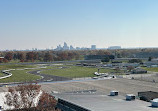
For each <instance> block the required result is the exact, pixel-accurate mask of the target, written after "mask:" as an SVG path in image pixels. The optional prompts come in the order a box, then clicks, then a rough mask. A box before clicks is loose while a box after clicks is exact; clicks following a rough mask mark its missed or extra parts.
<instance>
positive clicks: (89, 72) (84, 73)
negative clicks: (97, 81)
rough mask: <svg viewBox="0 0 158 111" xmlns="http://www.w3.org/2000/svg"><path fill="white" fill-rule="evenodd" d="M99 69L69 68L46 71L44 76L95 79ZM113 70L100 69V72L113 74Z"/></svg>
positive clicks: (43, 72)
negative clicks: (95, 73)
mask: <svg viewBox="0 0 158 111" xmlns="http://www.w3.org/2000/svg"><path fill="white" fill-rule="evenodd" d="M97 71H98V68H92V67H80V66H67V68H62V69H52V70H44V71H42V72H41V73H42V74H48V75H55V76H61V77H69V78H76V77H94V76H95V75H94V72H97ZM113 71H114V70H112V69H100V72H102V73H106V72H113Z"/></svg>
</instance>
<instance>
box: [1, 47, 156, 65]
mask: <svg viewBox="0 0 158 111" xmlns="http://www.w3.org/2000/svg"><path fill="white" fill-rule="evenodd" d="M87 55H113V56H114V57H117V58H149V57H152V58H158V48H153V49H152V48H145V49H119V50H106V49H105V50H73V51H1V52H0V57H4V59H0V63H3V62H4V63H6V62H10V61H12V60H17V61H19V62H36V61H39V62H51V61H66V60H83V59H84V57H85V56H87Z"/></svg>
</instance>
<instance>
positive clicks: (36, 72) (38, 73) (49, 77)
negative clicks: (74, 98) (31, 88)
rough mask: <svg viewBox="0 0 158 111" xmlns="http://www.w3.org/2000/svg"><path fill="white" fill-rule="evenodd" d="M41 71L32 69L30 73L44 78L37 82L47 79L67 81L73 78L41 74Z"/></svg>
mask: <svg viewBox="0 0 158 111" xmlns="http://www.w3.org/2000/svg"><path fill="white" fill-rule="evenodd" d="M40 72H41V70H36V71H30V72H28V73H30V74H35V75H39V76H41V77H42V79H40V80H37V82H47V81H49V82H50V81H67V80H72V79H71V78H66V77H59V76H54V75H47V74H41V73H40Z"/></svg>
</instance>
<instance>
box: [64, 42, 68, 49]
mask: <svg viewBox="0 0 158 111" xmlns="http://www.w3.org/2000/svg"><path fill="white" fill-rule="evenodd" d="M63 49H64V50H69V47H68V45H67V43H66V42H64V46H63Z"/></svg>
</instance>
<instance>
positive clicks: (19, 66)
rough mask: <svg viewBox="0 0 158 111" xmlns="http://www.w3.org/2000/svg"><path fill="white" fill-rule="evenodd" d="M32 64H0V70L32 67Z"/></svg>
mask: <svg viewBox="0 0 158 111" xmlns="http://www.w3.org/2000/svg"><path fill="white" fill-rule="evenodd" d="M34 67H35V66H34V65H19V64H10V65H0V70H6V69H24V68H34Z"/></svg>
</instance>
